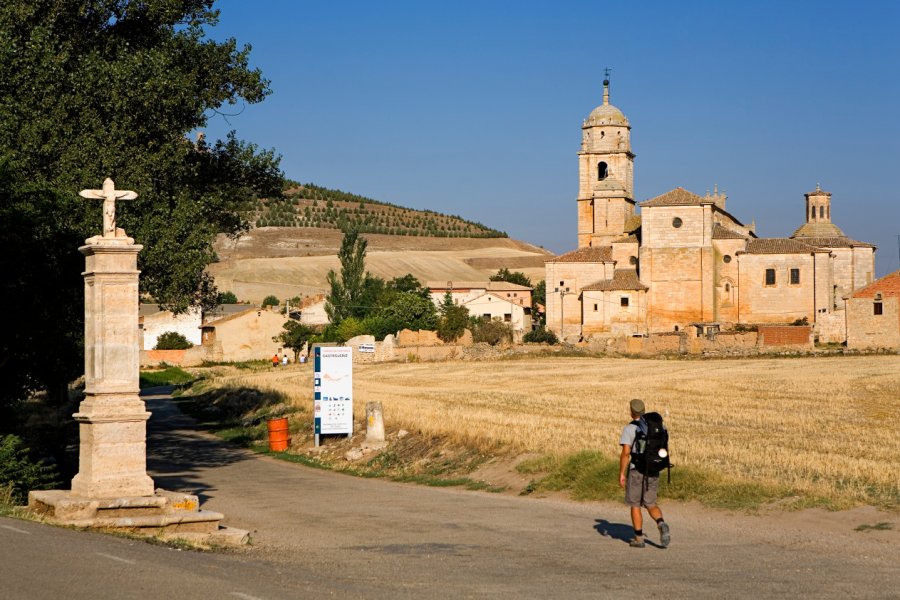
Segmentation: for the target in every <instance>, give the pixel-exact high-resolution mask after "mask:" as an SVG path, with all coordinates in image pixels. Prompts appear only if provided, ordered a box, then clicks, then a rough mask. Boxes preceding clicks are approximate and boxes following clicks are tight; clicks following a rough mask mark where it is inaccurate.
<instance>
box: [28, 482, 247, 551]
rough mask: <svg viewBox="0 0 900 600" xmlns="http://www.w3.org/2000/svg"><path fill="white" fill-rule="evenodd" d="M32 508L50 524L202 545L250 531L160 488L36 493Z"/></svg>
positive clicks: (243, 537) (243, 538) (239, 539)
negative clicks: (140, 492) (116, 493)
mask: <svg viewBox="0 0 900 600" xmlns="http://www.w3.org/2000/svg"><path fill="white" fill-rule="evenodd" d="M28 509H29V510H31V511H32V512H35V513H38V514H41V515H44V516H45V518H46V519H47V520H48V521H50V522H51V523H56V524H59V525H71V526H75V527H91V528H97V529H113V530H119V531H128V532H131V533H138V534H142V535H151V536H156V537H160V538H163V539H173V538H174V539H186V540H189V541H193V542H198V543H202V544H213V545H229V546H237V545H241V544H246V543H247V542H248V541H249V538H250V534H249V533H248V532H246V531H244V530H242V529H233V528H229V527H222V526H221V525H220V522H221V521H222V519H223V518H224V516H223V515H222V514H221V513H217V512H213V511H209V510H200V501H199V500H198V499H197V496H193V495H191V494H181V493H177V492H167V491H165V490H156V493H154V494H152V495H149V496H122V497H118V498H84V497H80V496H76V495H75V494H73V493H72V492H70V491H67V490H45V491H32V492H29V493H28Z"/></svg>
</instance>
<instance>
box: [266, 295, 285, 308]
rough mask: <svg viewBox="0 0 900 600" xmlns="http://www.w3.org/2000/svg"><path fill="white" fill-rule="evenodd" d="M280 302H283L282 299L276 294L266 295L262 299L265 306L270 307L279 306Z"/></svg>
mask: <svg viewBox="0 0 900 600" xmlns="http://www.w3.org/2000/svg"><path fill="white" fill-rule="evenodd" d="M279 304H281V301H280V300H279V299H278V298H277V297H276V296H273V295H271V294H270V295H268V296H266V297H265V298H263V301H262V307H263V308H268V307H270V306H278V305H279Z"/></svg>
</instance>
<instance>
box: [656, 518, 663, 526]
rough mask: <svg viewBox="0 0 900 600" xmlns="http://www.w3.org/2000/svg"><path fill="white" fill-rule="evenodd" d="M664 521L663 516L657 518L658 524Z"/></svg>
mask: <svg viewBox="0 0 900 600" xmlns="http://www.w3.org/2000/svg"><path fill="white" fill-rule="evenodd" d="M662 522H663V518H662V517H660V518H658V519H656V524H657V525H659V524H660V523H662Z"/></svg>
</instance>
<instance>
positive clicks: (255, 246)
mask: <svg viewBox="0 0 900 600" xmlns="http://www.w3.org/2000/svg"><path fill="white" fill-rule="evenodd" d="M342 237H343V234H342V233H341V232H340V231H339V230H336V229H325V228H312V227H259V228H255V229H251V230H250V231H249V232H248V233H247V234H245V235H243V236H242V237H240V238H239V239H237V240H232V239H230V238H228V237H227V236H225V235H220V236H219V238H218V239H217V241H216V246H215V247H216V252H217V254H218V256H219V261H218V262H216V263H213V264H211V265H210V266H209V268H208V270H209V272H210V273H211V274H212V275H213V276H214V277H215V278H216V284H217V285H218V287H219V289H220V290H222V291H226V290H227V291H231V292H234V293H235V294H236V295H237V297H238V298H239V299H241V300H249V301H251V302H259V301H261V300H262V299H263V298H264V297H266V296H267V295H269V294H274V295H275V296H277V297H278V298H290V297H293V296H297V295H303V296H307V295H312V294H318V293H323V292H325V291H326V280H325V276H326V274H327V273H328V271H329V270H330V269H334V270H339V269H340V263H339V262H338V259H337V252H338V249H339V248H340V245H341V239H342ZM365 237H366V239H367V240H368V242H369V246H368V255H367V258H366V267H367V269H368V270H369V271H370V272H371V273H372V274H374V275H377V276H379V277H383V278H385V279H390V278H393V277H399V276H402V275H405V274H407V273H412V274H413V275H414V276H415V277H417V278H418V279H419V280H420V281H422V282H423V283H424V282H426V281H447V280H450V281H453V280H456V281H464V280H467V281H471V280H485V279H487V278H488V276H489V275H492V274H494V273H496V272H497V271H498V270H499V269H501V268H503V267H506V268H508V269H510V270H513V271H522V272H523V273H525V274H526V275H527V276H528V277H530V278H531V280H532V282H534V283H537V282H538V281H540V280H542V279H543V278H544V261H545V260H547V259H548V258H550V257H552V256H553V255H552V254H551V253H549V252H547V251H546V250H544V249H543V248H538V247H537V246H533V245H531V244H528V243H525V242H520V241H517V240H513V239H510V238H507V237H479V238H463V237H446V236H445V237H426V236H402V235H384V234H375V233H370V234H366V235H365Z"/></svg>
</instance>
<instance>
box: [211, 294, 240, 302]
mask: <svg viewBox="0 0 900 600" xmlns="http://www.w3.org/2000/svg"><path fill="white" fill-rule="evenodd" d="M237 303H238V298H237V296H236V295H235V293H234V292H219V295H218V296H217V297H216V304H237Z"/></svg>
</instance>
